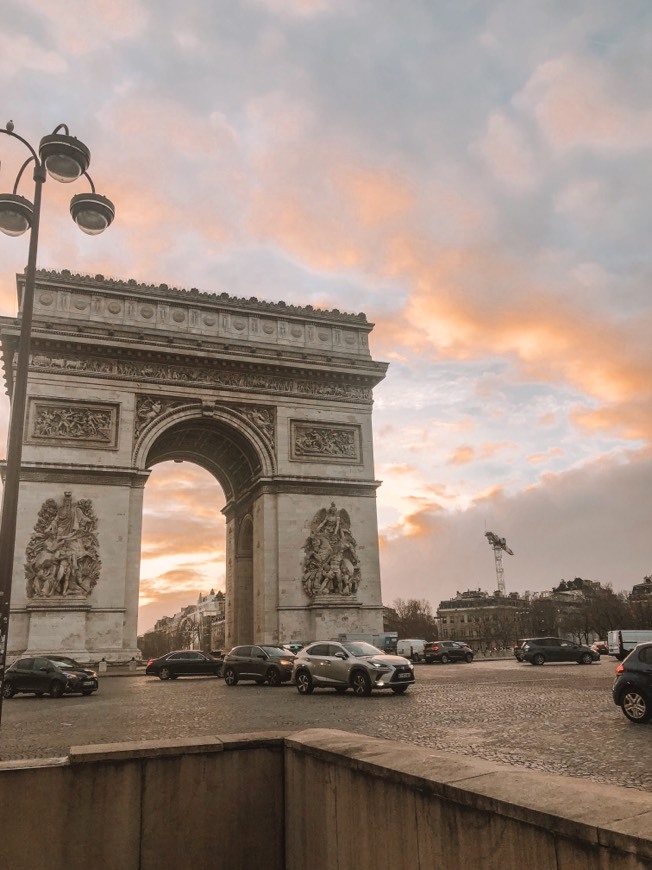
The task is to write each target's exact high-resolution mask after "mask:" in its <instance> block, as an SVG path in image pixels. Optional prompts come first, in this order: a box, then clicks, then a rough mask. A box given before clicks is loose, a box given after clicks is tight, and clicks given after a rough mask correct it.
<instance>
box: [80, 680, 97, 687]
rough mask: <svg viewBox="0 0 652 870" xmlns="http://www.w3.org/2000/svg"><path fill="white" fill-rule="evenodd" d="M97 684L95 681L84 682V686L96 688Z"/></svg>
mask: <svg viewBox="0 0 652 870" xmlns="http://www.w3.org/2000/svg"><path fill="white" fill-rule="evenodd" d="M94 685H95V682H94V681H93V680H84V682H83V683H82V686H94Z"/></svg>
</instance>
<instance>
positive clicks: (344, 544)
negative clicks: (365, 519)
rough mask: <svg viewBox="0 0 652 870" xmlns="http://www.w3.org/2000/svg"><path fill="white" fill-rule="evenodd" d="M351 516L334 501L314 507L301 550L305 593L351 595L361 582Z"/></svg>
mask: <svg viewBox="0 0 652 870" xmlns="http://www.w3.org/2000/svg"><path fill="white" fill-rule="evenodd" d="M356 547H357V544H356V541H355V538H354V537H353V535H352V534H351V519H350V517H349V515H348V513H347V512H346V511H345V510H344V509H340V510H338V509H337V507H336V506H335V502H331V506H330V508H328V509H327V508H322V509H321V510H320V511H317V513H316V514H315V516H314V517H313V520H312V523H311V524H310V536H309V537H308V538H307V540H306V543H305V544H304V547H303V551H304V553H305V557H304V560H303V580H302V583H303V588H304V590H305V592H306V594H307V595H309V596H310V597H311V598H313V597H314V596H315V595H328V594H334V595H354V594H355V592H356V590H357V588H358V584H359V583H360V562H359V559H358V556H357V553H356Z"/></svg>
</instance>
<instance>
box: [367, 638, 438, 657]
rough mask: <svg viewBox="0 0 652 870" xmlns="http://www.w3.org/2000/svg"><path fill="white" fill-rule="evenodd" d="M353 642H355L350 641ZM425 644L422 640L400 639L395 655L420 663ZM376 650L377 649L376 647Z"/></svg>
mask: <svg viewBox="0 0 652 870" xmlns="http://www.w3.org/2000/svg"><path fill="white" fill-rule="evenodd" d="M352 642H355V641H352ZM425 645H426V642H425V640H424V639H423V638H418V637H408V638H401V639H400V640H398V641H397V642H396V655H399V656H404V657H405V658H406V659H410V660H411V661H413V662H420V661H421V659H422V658H423V650H424V647H425ZM376 649H378V647H376Z"/></svg>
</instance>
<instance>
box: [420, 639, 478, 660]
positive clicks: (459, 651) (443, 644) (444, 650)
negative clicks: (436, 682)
mask: <svg viewBox="0 0 652 870" xmlns="http://www.w3.org/2000/svg"><path fill="white" fill-rule="evenodd" d="M423 657H424V659H425V660H426V661H427V662H428V664H431V663H432V662H441V663H442V665H445V664H448V662H467V663H468V664H471V662H472V661H473V650H472V649H471V647H470V646H467V645H466V644H465V643H462V641H459V640H432V641H429V642H428V643H427V644H425V646H424V647H423Z"/></svg>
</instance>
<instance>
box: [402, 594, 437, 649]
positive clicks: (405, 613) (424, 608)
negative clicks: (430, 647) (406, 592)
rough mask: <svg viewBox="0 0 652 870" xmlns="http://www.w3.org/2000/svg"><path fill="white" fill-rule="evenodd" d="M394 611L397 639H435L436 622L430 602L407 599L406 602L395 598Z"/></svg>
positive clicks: (423, 599)
mask: <svg viewBox="0 0 652 870" xmlns="http://www.w3.org/2000/svg"><path fill="white" fill-rule="evenodd" d="M394 610H395V612H396V625H397V627H396V631H398V634H399V637H422V638H424V639H425V640H435V639H436V638H437V620H436V619H435V617H434V615H433V612H432V606H431V604H430V602H429V601H426V600H425V598H422V599H420V600H417V599H416V598H409V599H408V600H407V601H404V600H403V599H402V598H397V599H396V601H394Z"/></svg>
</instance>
